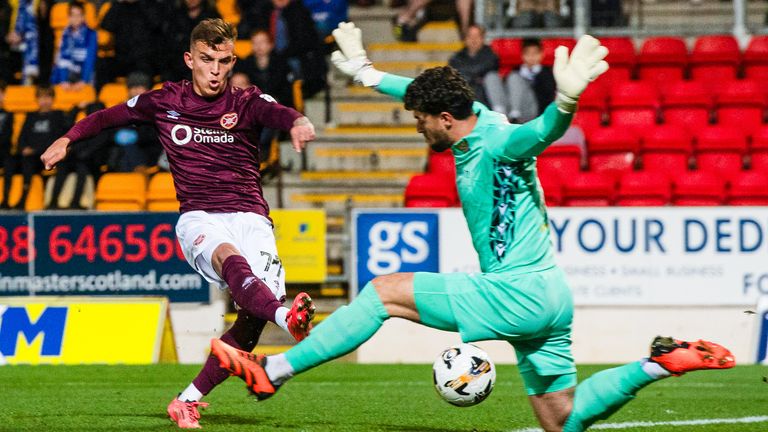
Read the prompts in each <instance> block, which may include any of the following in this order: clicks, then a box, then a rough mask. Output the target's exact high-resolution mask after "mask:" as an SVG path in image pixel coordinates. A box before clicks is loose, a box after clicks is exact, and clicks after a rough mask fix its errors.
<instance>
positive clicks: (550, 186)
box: [539, 175, 563, 206]
mask: <svg viewBox="0 0 768 432" xmlns="http://www.w3.org/2000/svg"><path fill="white" fill-rule="evenodd" d="M539 182H540V183H541V188H542V189H544V202H546V204H547V205H548V206H559V205H560V204H561V203H562V201H563V185H562V184H560V180H559V179H558V176H554V175H539Z"/></svg>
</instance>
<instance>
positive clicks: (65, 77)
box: [51, 0, 98, 88]
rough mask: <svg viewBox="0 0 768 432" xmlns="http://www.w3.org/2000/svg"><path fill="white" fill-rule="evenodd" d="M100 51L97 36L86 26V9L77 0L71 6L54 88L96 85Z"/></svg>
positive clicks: (54, 71)
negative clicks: (96, 67)
mask: <svg viewBox="0 0 768 432" xmlns="http://www.w3.org/2000/svg"><path fill="white" fill-rule="evenodd" d="M97 49H98V45H97V41H96V32H95V31H94V30H93V29H90V28H88V26H86V25H85V5H84V4H83V2H81V1H79V0H74V1H72V2H71V3H70V4H69V25H68V26H67V28H65V29H64V32H63V33H62V34H61V43H60V44H59V53H58V54H57V55H56V61H55V63H54V66H53V73H52V74H51V84H63V85H65V86H67V87H69V86H70V85H73V86H74V87H76V88H79V87H82V86H83V85H85V84H89V85H93V73H94V67H95V65H96V50H97Z"/></svg>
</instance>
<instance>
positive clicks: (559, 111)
mask: <svg viewBox="0 0 768 432" xmlns="http://www.w3.org/2000/svg"><path fill="white" fill-rule="evenodd" d="M333 35H334V37H335V38H336V42H337V44H338V45H339V48H340V51H336V52H334V53H333V55H332V57H331V59H332V61H333V62H334V64H335V65H336V66H337V67H338V68H339V69H340V70H341V71H342V72H343V73H345V74H347V75H349V76H351V77H353V78H354V79H355V81H356V82H358V83H359V84H362V85H364V86H366V87H374V88H375V89H376V90H378V91H379V92H381V93H384V94H387V95H390V96H392V97H394V98H396V99H398V100H403V101H404V102H405V108H406V109H408V110H411V111H413V115H414V117H415V118H416V121H417V126H416V127H417V130H418V132H419V133H421V134H422V135H424V138H425V139H426V141H427V143H428V144H429V146H430V147H431V148H432V149H433V150H435V151H438V152H440V151H445V150H450V151H452V152H453V155H454V156H455V159H456V183H457V186H458V191H459V196H460V198H461V203H462V207H463V211H464V216H465V218H466V219H467V224H468V226H469V230H470V232H471V235H472V242H473V244H474V247H475V249H476V250H477V253H478V255H479V257H480V266H481V269H482V272H481V273H450V274H435V273H395V274H391V275H386V276H379V277H377V278H375V279H374V280H373V281H371V282H369V283H368V284H367V285H366V286H365V287H364V288H363V290H362V291H361V292H360V294H359V295H358V296H357V298H356V299H355V300H354V301H353V302H351V303H350V304H349V305H348V306H344V307H341V308H340V309H338V310H337V311H336V312H334V313H333V314H331V315H330V316H329V317H328V318H327V319H325V320H324V321H323V322H322V323H321V324H320V325H318V326H317V327H316V328H315V329H314V330H313V331H312V333H311V334H310V336H309V337H308V338H306V339H305V340H304V341H302V342H300V343H299V344H297V345H296V346H295V347H293V348H292V349H291V350H289V351H287V352H286V353H284V354H279V355H275V356H269V357H266V356H263V355H254V354H250V353H246V352H243V351H239V350H236V349H235V348H232V347H230V346H229V345H226V344H225V343H223V342H222V341H221V340H219V339H214V340H213V341H212V350H213V352H214V354H215V355H216V356H217V357H218V358H219V359H220V360H221V365H222V367H225V368H227V369H229V370H230V372H232V373H233V374H234V375H237V376H239V377H240V378H242V379H243V380H245V382H246V384H247V385H248V389H249V390H250V391H251V392H252V393H253V394H255V395H256V396H257V398H259V399H265V398H268V397H270V396H272V395H273V394H274V393H275V391H276V390H277V389H278V388H279V386H281V385H282V384H284V383H285V382H286V381H287V380H288V379H289V378H290V377H292V376H293V375H295V374H298V373H300V372H304V371H306V370H308V369H310V368H312V367H315V366H317V365H319V364H321V363H324V362H326V361H329V360H332V359H334V358H337V357H340V356H342V355H344V354H347V353H349V352H351V351H353V350H354V349H355V348H357V347H358V346H360V345H361V344H362V343H363V342H365V341H366V340H368V339H369V338H370V337H371V336H373V334H374V333H376V331H377V330H378V329H379V327H381V325H382V323H383V322H384V320H386V319H388V318H390V317H399V318H405V319H408V320H411V321H414V322H417V323H421V324H423V325H426V326H429V327H433V328H437V329H441V330H448V331H454V332H459V333H460V334H461V338H462V340H463V341H464V342H472V341H479V340H489V339H495V340H505V341H508V342H509V343H510V344H511V345H512V346H513V347H514V349H515V351H516V353H517V358H518V366H519V370H520V374H521V375H522V378H523V381H524V383H525V387H526V390H527V393H528V395H529V400H530V402H531V405H532V406H533V409H534V411H535V413H536V416H537V418H538V420H539V422H540V423H541V426H542V427H543V428H544V429H545V430H547V431H561V430H565V431H582V430H585V429H586V428H588V427H589V426H590V425H591V424H592V423H594V422H595V421H597V420H600V419H604V418H607V417H608V416H609V415H611V414H612V413H613V412H615V411H616V410H617V409H619V408H620V407H621V406H623V405H624V404H625V403H627V402H629V401H630V400H632V399H633V398H634V396H635V394H636V393H637V391H638V390H640V389H641V388H643V387H645V386H647V385H648V384H651V383H652V382H654V381H656V380H658V379H661V378H665V377H668V376H671V375H681V374H683V373H685V372H689V371H693V370H698V369H725V368H730V367H733V366H734V364H735V361H734V358H733V355H732V354H731V353H730V351H728V350H727V349H726V348H724V347H722V346H720V345H718V344H715V343H711V342H705V341H701V340H699V341H695V342H685V341H681V340H676V339H673V338H669V337H657V338H656V339H655V340H654V341H653V342H652V344H651V352H650V356H649V357H648V358H644V359H641V360H640V361H637V362H633V363H630V364H627V365H624V366H621V367H617V368H613V369H608V370H604V371H601V372H599V373H597V374H595V375H593V376H591V377H590V378H589V379H587V380H585V381H584V382H582V383H581V384H579V385H578V386H577V385H576V366H575V364H574V361H573V357H572V355H571V321H572V318H573V299H572V296H571V292H570V289H569V288H568V284H567V282H566V280H565V277H564V275H563V272H562V271H561V270H560V269H559V268H558V267H557V265H556V264H555V260H554V255H553V251H552V246H551V243H550V234H549V227H548V220H547V213H546V208H545V206H544V197H543V194H542V190H541V187H540V184H539V181H538V179H537V177H536V156H537V155H539V154H540V153H541V152H542V151H544V149H545V148H546V147H547V146H548V145H550V144H551V143H552V142H553V141H555V140H557V139H558V138H559V137H560V136H562V134H563V133H564V132H565V130H566V129H567V128H568V126H569V124H570V122H571V119H572V117H573V113H574V112H575V111H576V106H577V103H578V98H579V95H580V94H581V93H582V92H583V91H584V89H585V88H586V86H587V84H589V82H590V81H592V80H594V79H595V78H597V77H598V76H599V75H600V74H602V73H603V72H605V71H606V70H607V69H608V64H607V63H606V62H605V61H604V60H603V59H604V58H605V56H606V55H607V54H608V50H607V49H606V48H605V47H603V46H601V45H600V42H599V41H598V40H597V39H595V38H593V37H591V36H583V37H582V38H581V39H579V41H578V43H577V44H576V46H575V47H574V49H573V52H572V53H571V54H570V56H569V55H568V49H567V48H565V47H562V46H561V47H558V48H557V49H556V50H555V63H554V67H553V71H554V75H555V80H556V82H557V97H556V99H555V102H553V103H552V104H551V105H550V106H549V107H547V109H546V110H545V111H544V113H543V114H542V115H541V116H540V117H538V118H536V119H534V120H532V121H530V122H528V123H525V124H523V125H514V124H510V123H509V122H508V121H507V120H506V118H505V117H504V116H502V115H500V114H497V113H495V112H493V111H490V110H489V109H488V108H486V107H485V106H483V105H482V104H480V103H478V102H475V101H474V95H473V93H472V90H471V89H470V87H469V85H468V84H467V82H466V81H465V80H464V79H463V78H462V77H461V76H460V75H459V74H458V73H457V72H456V71H455V70H454V69H452V68H450V67H438V68H433V69H429V70H426V71H424V72H423V73H422V74H421V75H419V76H418V77H417V78H416V79H414V80H411V79H409V78H403V77H399V76H396V75H391V74H387V73H383V72H380V71H378V70H376V69H375V68H374V67H373V65H372V64H371V62H370V61H369V60H368V58H367V55H366V52H365V50H364V48H363V45H362V36H361V33H360V30H359V29H358V28H356V27H355V25H354V24H353V23H342V24H340V25H339V28H338V29H336V30H335V31H334V32H333ZM457 253H460V252H457Z"/></svg>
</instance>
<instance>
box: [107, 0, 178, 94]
mask: <svg viewBox="0 0 768 432" xmlns="http://www.w3.org/2000/svg"><path fill="white" fill-rule="evenodd" d="M164 9H165V8H164V7H163V6H162V3H161V2H158V1H155V0H116V1H114V2H112V7H110V8H109V11H108V12H107V14H106V15H105V16H104V18H103V19H102V21H101V28H102V29H104V30H106V31H108V32H111V33H112V34H113V36H114V41H115V58H114V59H112V60H111V61H112V63H109V61H105V62H99V63H100V64H99V66H97V67H98V68H99V70H98V71H97V76H98V79H99V81H100V83H98V84H97V87H100V85H101V84H102V83H106V82H111V81H114V79H115V78H116V77H118V76H127V75H129V74H131V73H132V72H142V73H144V74H145V75H147V76H154V74H155V71H156V70H157V64H158V61H157V52H158V50H159V49H160V47H158V41H160V40H162V29H163V22H164V21H165V20H166V19H168V17H167V16H163V12H164Z"/></svg>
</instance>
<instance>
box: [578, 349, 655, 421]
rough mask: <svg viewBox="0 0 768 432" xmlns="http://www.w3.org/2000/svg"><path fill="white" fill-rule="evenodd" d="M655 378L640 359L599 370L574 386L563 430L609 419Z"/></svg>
mask: <svg viewBox="0 0 768 432" xmlns="http://www.w3.org/2000/svg"><path fill="white" fill-rule="evenodd" d="M654 381H656V378H652V377H650V376H649V375H648V374H647V373H646V372H645V371H643V368H642V366H641V363H640V362H633V363H629V364H626V365H624V366H620V367H617V368H613V369H607V370H604V371H600V372H598V373H596V374H594V375H592V376H591V377H589V378H588V379H586V380H585V381H584V382H582V383H581V384H579V385H578V386H577V387H576V396H575V397H574V401H573V411H571V415H570V417H568V420H567V421H566V422H565V427H564V428H563V431H564V432H581V431H583V430H586V429H587V428H588V427H589V426H591V425H592V423H594V422H596V421H598V420H603V419H606V418H608V417H609V416H610V415H611V414H613V413H614V412H616V411H617V410H618V409H619V408H621V407H622V406H624V404H626V403H627V402H629V401H631V400H632V399H634V398H635V394H636V393H637V392H638V390H640V389H641V388H643V387H645V386H647V385H648V384H650V383H652V382H654Z"/></svg>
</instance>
